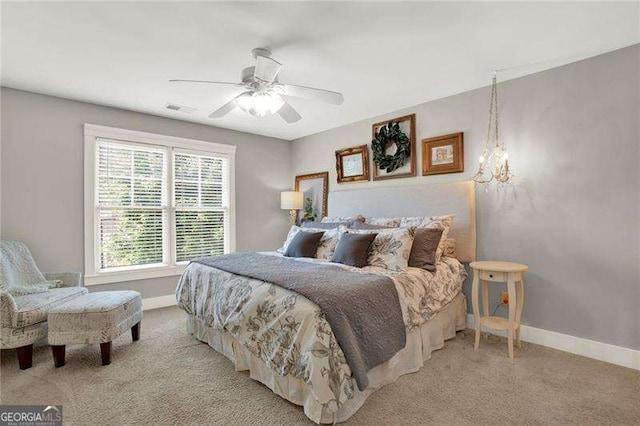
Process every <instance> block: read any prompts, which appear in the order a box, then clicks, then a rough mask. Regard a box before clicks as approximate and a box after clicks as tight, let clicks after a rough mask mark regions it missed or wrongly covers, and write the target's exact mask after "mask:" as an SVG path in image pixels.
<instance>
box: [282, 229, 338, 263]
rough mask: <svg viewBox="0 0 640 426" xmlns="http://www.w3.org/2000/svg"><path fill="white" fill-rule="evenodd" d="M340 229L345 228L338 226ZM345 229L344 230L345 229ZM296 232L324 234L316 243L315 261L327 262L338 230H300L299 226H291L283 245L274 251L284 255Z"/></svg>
mask: <svg viewBox="0 0 640 426" xmlns="http://www.w3.org/2000/svg"><path fill="white" fill-rule="evenodd" d="M340 228H345V227H344V226H340ZM345 229H346V228H345ZM298 232H324V235H322V238H320V242H319V243H318V250H317V251H316V259H322V260H329V259H331V256H332V255H333V252H334V251H335V250H336V245H337V244H338V233H339V232H340V229H339V228H334V229H318V228H301V227H299V226H292V227H291V229H290V230H289V234H287V239H286V240H285V241H284V244H283V245H282V247H281V248H279V249H278V250H276V251H277V252H278V253H281V254H284V253H285V252H286V251H287V247H289V244H291V241H292V240H293V237H295V236H296V235H297V234H298Z"/></svg>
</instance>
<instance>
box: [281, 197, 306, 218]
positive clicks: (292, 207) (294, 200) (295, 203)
mask: <svg viewBox="0 0 640 426" xmlns="http://www.w3.org/2000/svg"><path fill="white" fill-rule="evenodd" d="M303 203H304V194H303V193H302V192H300V191H283V192H281V193H280V208H281V209H283V210H289V223H291V225H295V224H296V223H297V218H298V212H297V210H300V209H301V208H302V206H303Z"/></svg>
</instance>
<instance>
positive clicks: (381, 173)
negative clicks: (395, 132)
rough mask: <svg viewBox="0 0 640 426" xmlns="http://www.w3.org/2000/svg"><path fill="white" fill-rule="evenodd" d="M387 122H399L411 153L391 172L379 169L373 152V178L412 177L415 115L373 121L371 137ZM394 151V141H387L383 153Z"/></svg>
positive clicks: (413, 174) (414, 147)
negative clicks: (403, 162)
mask: <svg viewBox="0 0 640 426" xmlns="http://www.w3.org/2000/svg"><path fill="white" fill-rule="evenodd" d="M389 122H393V123H398V124H400V130H401V131H402V132H403V133H404V134H406V135H407V136H408V138H409V144H410V145H409V148H410V151H411V153H410V155H409V157H408V158H407V161H406V162H405V164H404V165H403V166H401V167H399V168H397V169H395V170H393V171H391V172H387V171H386V170H385V169H381V168H380V167H379V166H378V164H376V162H375V152H374V162H373V180H383V179H396V178H405V177H413V176H415V175H416V155H417V154H416V115H415V114H411V115H405V116H404V117H398V118H394V119H391V120H385V121H381V122H379V123H375V124H374V125H373V126H372V127H371V138H372V139H375V138H376V135H377V133H378V131H379V130H380V128H381V127H383V126H386V125H387V124H388V123H389ZM396 151H397V147H396V146H395V145H394V143H392V142H389V144H388V145H387V147H386V148H385V154H387V155H394V154H395V153H396Z"/></svg>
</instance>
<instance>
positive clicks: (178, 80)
mask: <svg viewBox="0 0 640 426" xmlns="http://www.w3.org/2000/svg"><path fill="white" fill-rule="evenodd" d="M169 83H208V84H227V85H232V86H242V84H241V83H228V82H226V81H209V80H181V79H171V80H169Z"/></svg>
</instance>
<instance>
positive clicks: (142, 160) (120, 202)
mask: <svg viewBox="0 0 640 426" xmlns="http://www.w3.org/2000/svg"><path fill="white" fill-rule="evenodd" d="M97 157H98V158H97V165H98V170H97V191H96V192H97V193H96V195H97V205H96V210H97V212H96V213H97V214H96V216H97V220H98V235H97V237H98V238H97V241H98V251H99V253H98V260H99V269H100V270H108V269H111V268H123V267H134V266H143V265H163V264H167V262H168V256H167V253H166V250H165V247H166V243H167V232H166V228H167V226H166V225H167V213H168V205H167V197H166V193H167V191H166V186H167V179H166V158H167V154H166V149H162V148H160V149H158V148H152V147H144V146H142V145H133V144H124V143H120V142H116V141H109V140H103V139H101V140H99V141H98V149H97Z"/></svg>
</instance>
